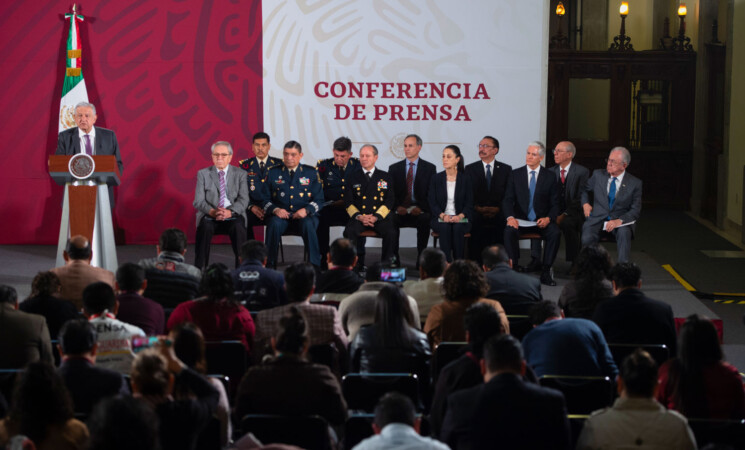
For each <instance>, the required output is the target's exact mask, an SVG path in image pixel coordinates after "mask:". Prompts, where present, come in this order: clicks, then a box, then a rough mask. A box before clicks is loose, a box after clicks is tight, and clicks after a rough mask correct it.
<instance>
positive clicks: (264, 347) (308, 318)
mask: <svg viewBox="0 0 745 450" xmlns="http://www.w3.org/2000/svg"><path fill="white" fill-rule="evenodd" d="M315 283H316V272H315V270H314V268H313V266H311V265H310V264H306V263H299V264H292V265H291V266H289V267H287V269H285V290H286V292H287V299H288V300H289V301H290V304H288V305H284V306H278V307H276V308H272V309H267V310H264V311H261V312H259V314H258V315H257V316H256V348H257V350H258V351H257V352H256V354H255V356H257V358H255V359H256V360H258V359H259V357H261V356H262V355H264V354H267V353H271V345H270V341H271V339H272V338H273V337H275V336H277V335H278V334H279V331H280V320H281V319H282V318H283V317H285V316H286V315H287V314H288V311H289V310H290V309H291V308H297V309H298V310H299V311H300V312H301V313H302V314H303V316H304V318H305V325H306V326H307V329H308V330H307V332H308V344H309V345H310V346H313V345H319V344H334V345H335V347H336V349H337V350H338V351H339V355H340V360H342V361H346V353H347V345H348V342H347V336H346V335H345V334H344V331H343V330H342V328H341V322H340V321H339V314H338V313H337V311H336V308H334V307H333V306H326V305H314V304H312V303H310V296H311V295H313V291H314V289H315Z"/></svg>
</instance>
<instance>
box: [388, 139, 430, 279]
mask: <svg viewBox="0 0 745 450" xmlns="http://www.w3.org/2000/svg"><path fill="white" fill-rule="evenodd" d="M421 150H422V138H420V137H419V136H417V135H416V134H410V135H408V136H406V138H405V139H404V154H405V155H406V159H404V160H403V161H399V162H397V163H394V164H391V166H390V167H389V168H388V173H389V174H390V177H391V181H392V182H393V193H394V194H395V199H396V200H395V204H394V207H395V211H396V214H394V215H393V223H394V224H395V225H396V231H397V233H398V235H397V236H396V240H395V241H396V242H395V245H396V248H395V251H396V262H397V263H399V264H401V258H400V257H399V255H398V245H399V239H400V229H401V228H402V227H414V228H416V250H417V253H416V259H417V265H419V255H421V254H422V250H424V249H425V248H426V247H427V243H428V242H429V220H430V212H429V200H428V196H427V189H429V181H430V179H431V178H432V176H434V174H435V172H436V169H435V165H434V164H432V163H431V162H427V161H425V160H423V159H421V158H420V157H419V152H421Z"/></svg>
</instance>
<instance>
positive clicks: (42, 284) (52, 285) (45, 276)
mask: <svg viewBox="0 0 745 450" xmlns="http://www.w3.org/2000/svg"><path fill="white" fill-rule="evenodd" d="M61 286H62V282H60V279H59V277H58V276H57V274H56V273H54V272H49V271H47V272H39V273H37V274H36V276H35V277H34V281H32V282H31V293H30V294H29V298H31V297H38V296H40V295H43V296H45V297H49V296H51V295H54V294H56V293H57V292H58V291H59V288H60V287H61Z"/></svg>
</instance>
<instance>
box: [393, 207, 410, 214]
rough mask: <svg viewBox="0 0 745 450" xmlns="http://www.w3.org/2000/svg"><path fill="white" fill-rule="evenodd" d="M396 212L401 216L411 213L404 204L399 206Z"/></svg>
mask: <svg viewBox="0 0 745 450" xmlns="http://www.w3.org/2000/svg"><path fill="white" fill-rule="evenodd" d="M396 214H398V215H399V216H405V215H406V214H409V212H408V211H407V210H406V208H404V207H403V206H399V207H398V208H396Z"/></svg>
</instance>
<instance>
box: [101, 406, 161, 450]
mask: <svg viewBox="0 0 745 450" xmlns="http://www.w3.org/2000/svg"><path fill="white" fill-rule="evenodd" d="M87 422H88V429H89V430H90V433H91V438H90V446H89V447H88V450H132V449H137V450H158V449H160V444H159V442H158V416H156V415H155V411H153V409H152V408H151V407H149V406H148V405H147V403H145V402H144V401H142V400H141V399H139V398H133V397H130V396H117V397H112V398H108V399H106V400H103V401H101V402H100V403H99V404H98V405H96V407H95V408H94V409H93V413H92V414H91V416H90V417H89V418H88V421H87Z"/></svg>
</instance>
